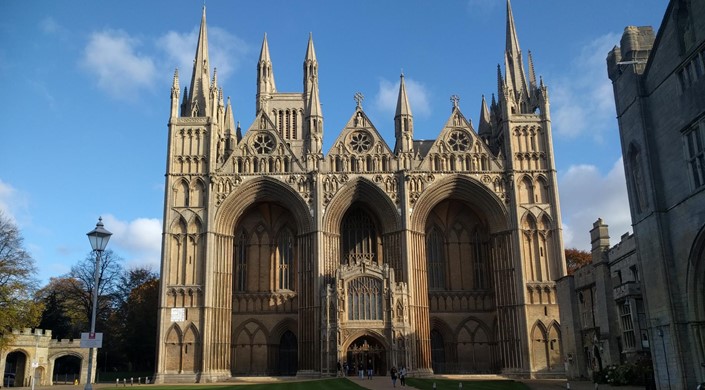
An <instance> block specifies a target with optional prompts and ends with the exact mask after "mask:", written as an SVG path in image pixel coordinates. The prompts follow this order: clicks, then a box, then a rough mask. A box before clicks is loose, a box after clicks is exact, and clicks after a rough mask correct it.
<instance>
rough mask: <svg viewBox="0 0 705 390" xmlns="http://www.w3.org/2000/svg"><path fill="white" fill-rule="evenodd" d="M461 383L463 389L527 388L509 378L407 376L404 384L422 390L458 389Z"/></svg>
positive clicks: (515, 389)
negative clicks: (463, 378) (498, 379)
mask: <svg viewBox="0 0 705 390" xmlns="http://www.w3.org/2000/svg"><path fill="white" fill-rule="evenodd" d="M460 382H462V383H463V390H469V389H471V390H528V389H529V388H528V387H527V386H526V385H525V384H523V383H520V382H514V381H511V380H505V381H501V380H500V381H461V380H457V379H421V378H407V379H406V384H407V385H409V386H413V387H416V388H417V389H422V390H433V384H434V383H435V384H436V390H458V389H459V387H458V384H459V383H460Z"/></svg>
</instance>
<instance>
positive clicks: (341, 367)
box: [338, 360, 343, 376]
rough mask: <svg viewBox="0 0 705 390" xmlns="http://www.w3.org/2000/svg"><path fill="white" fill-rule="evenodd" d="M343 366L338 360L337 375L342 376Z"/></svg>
mask: <svg viewBox="0 0 705 390" xmlns="http://www.w3.org/2000/svg"><path fill="white" fill-rule="evenodd" d="M342 371H343V366H342V365H341V364H340V360H338V376H342V375H343V373H342Z"/></svg>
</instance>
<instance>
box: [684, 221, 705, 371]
mask: <svg viewBox="0 0 705 390" xmlns="http://www.w3.org/2000/svg"><path fill="white" fill-rule="evenodd" d="M685 291H686V292H687V296H688V307H687V316H688V318H689V321H690V323H691V324H693V325H692V326H691V327H690V329H689V333H690V342H691V343H692V344H693V346H694V347H693V349H692V350H693V355H692V358H693V359H694V360H695V361H699V362H702V361H705V225H704V226H702V227H701V228H700V231H699V232H698V234H697V235H695V239H694V240H693V244H692V246H691V248H690V255H689V259H688V271H687V274H686V289H685Z"/></svg>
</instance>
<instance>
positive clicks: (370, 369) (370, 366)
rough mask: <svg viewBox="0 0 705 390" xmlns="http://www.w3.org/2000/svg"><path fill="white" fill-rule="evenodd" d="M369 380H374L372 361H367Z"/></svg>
mask: <svg viewBox="0 0 705 390" xmlns="http://www.w3.org/2000/svg"><path fill="white" fill-rule="evenodd" d="M367 379H372V359H368V360H367Z"/></svg>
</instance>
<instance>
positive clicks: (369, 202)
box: [323, 178, 401, 234]
mask: <svg viewBox="0 0 705 390" xmlns="http://www.w3.org/2000/svg"><path fill="white" fill-rule="evenodd" d="M356 202H359V203H362V204H364V205H365V206H366V207H367V208H368V209H369V210H370V211H371V212H372V213H373V214H374V215H375V216H376V217H377V218H378V219H379V221H380V225H381V228H382V231H381V233H382V234H385V233H389V232H394V231H398V230H399V229H401V219H400V217H399V214H398V213H397V206H396V205H395V204H394V202H392V200H391V199H390V198H389V196H387V194H386V193H385V192H384V191H382V189H380V188H379V187H378V186H377V185H375V184H374V183H372V182H371V181H369V180H367V179H363V178H357V179H354V180H351V181H350V182H348V183H346V184H345V185H344V186H343V187H342V188H341V189H340V190H339V191H338V193H337V194H336V195H335V197H334V198H333V199H332V200H331V202H330V204H329V205H328V207H327V208H326V211H325V214H324V215H323V229H324V230H326V231H329V232H337V231H338V229H339V228H340V224H341V222H342V219H343V216H344V215H345V211H347V209H348V208H349V207H350V205H352V204H354V203H356Z"/></svg>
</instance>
